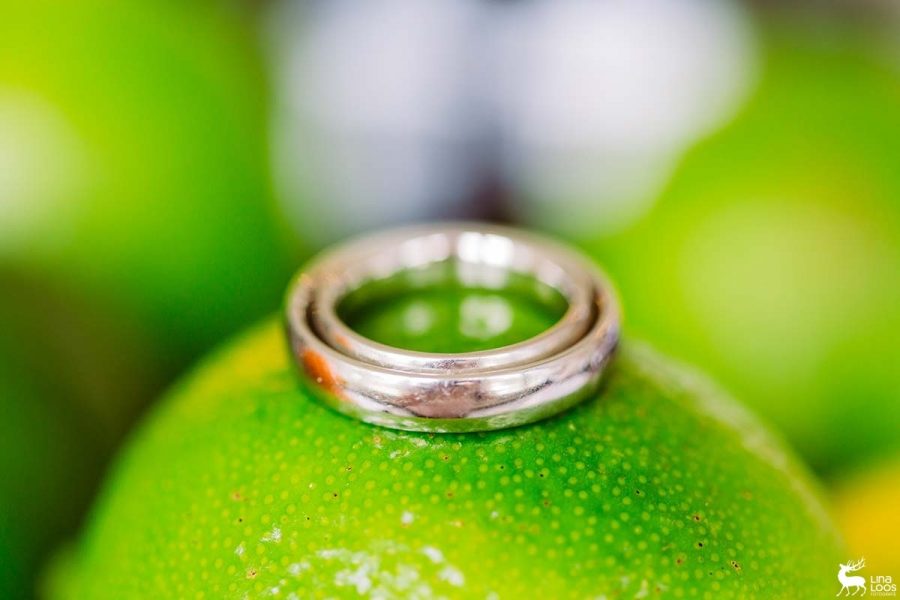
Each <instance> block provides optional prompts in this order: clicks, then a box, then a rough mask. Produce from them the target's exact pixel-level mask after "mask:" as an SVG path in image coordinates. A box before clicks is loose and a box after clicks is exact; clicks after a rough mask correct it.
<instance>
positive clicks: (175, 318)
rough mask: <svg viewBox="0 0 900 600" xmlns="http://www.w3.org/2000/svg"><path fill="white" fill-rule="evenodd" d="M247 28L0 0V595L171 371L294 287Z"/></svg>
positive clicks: (23, 586) (83, 494)
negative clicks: (275, 214)
mask: <svg viewBox="0 0 900 600" xmlns="http://www.w3.org/2000/svg"><path fill="white" fill-rule="evenodd" d="M250 35H251V31H250V27H249V25H248V24H245V23H243V22H241V21H240V20H239V15H236V14H230V13H228V12H227V11H223V9H222V7H221V6H217V5H216V3H171V2H152V1H124V2H110V1H105V0H77V1H69V2H63V1H59V2H41V3H22V2H10V1H9V0H0V214H2V217H0V289H2V295H0V296H2V297H0V330H2V334H0V335H2V338H3V339H2V343H0V407H2V414H3V415H4V418H3V419H2V421H0V440H2V442H0V443H2V446H3V448H2V449H3V456H2V459H0V463H2V464H0V466H2V469H3V470H2V481H0V556H4V557H9V559H8V560H7V559H4V560H3V562H2V568H0V569H2V572H0V597H3V598H15V597H27V596H29V595H30V587H31V584H30V581H29V580H30V579H31V576H32V575H33V572H34V570H35V567H36V564H37V562H38V561H39V560H40V557H41V555H42V554H43V553H44V552H45V551H46V549H47V548H48V547H49V546H50V545H52V544H53V543H54V542H55V541H56V540H58V539H59V538H60V536H62V535H64V534H66V533H68V532H70V531H71V530H72V529H73V528H74V526H75V525H76V523H77V520H78V518H79V516H80V514H81V512H82V510H83V508H84V507H85V506H86V503H87V501H88V499H89V497H90V495H91V492H92V488H93V484H94V482H95V481H96V480H97V478H98V477H99V474H100V471H101V470H102V468H103V466H104V463H105V460H106V458H107V457H108V456H109V455H110V453H111V451H112V448H113V447H114V445H115V443H116V442H117V441H118V439H119V438H120V437H121V436H122V435H123V433H124V431H125V429H126V427H127V426H128V424H129V423H130V422H131V421H132V419H133V417H134V416H135V414H136V413H137V412H138V410H139V409H140V408H141V406H142V405H143V404H144V403H145V401H146V400H147V399H148V398H150V397H151V395H152V394H153V393H154V392H155V391H156V390H157V389H158V388H159V386H160V385H161V383H162V381H163V380H164V378H165V377H168V376H170V375H171V373H172V372H174V371H176V370H178V369H180V368H182V367H183V365H184V364H185V362H186V361H188V360H189V359H190V358H192V357H193V356H195V355H196V354H197V353H199V352H201V351H202V350H204V349H205V348H206V347H208V346H209V345H210V344H212V343H213V342H214V341H216V340H217V339H219V338H220V337H221V336H223V335H226V334H227V333H229V332H230V331H232V330H233V329H235V328H237V327H240V326H241V325H242V324H243V323H244V322H246V321H247V320H252V319H253V318H256V316H257V315H260V314H263V313H265V312H268V311H270V310H271V309H272V308H273V307H274V302H273V301H272V299H273V298H278V296H279V294H280V292H281V289H282V287H283V284H284V281H285V280H286V276H287V269H286V267H285V265H286V262H285V259H284V248H283V244H282V243H281V241H282V240H281V238H280V232H279V231H278V228H277V227H276V225H274V221H273V219H272V217H271V215H270V210H271V208H270V206H269V205H268V204H269V202H270V194H269V186H268V181H267V176H266V172H267V165H266V162H267V161H266V156H265V154H266V152H265V133H266V131H265V129H266V128H265V98H264V83H265V82H264V81H263V79H262V77H261V69H260V65H259V60H258V57H257V56H256V55H255V51H254V47H253V40H252V38H251V37H250Z"/></svg>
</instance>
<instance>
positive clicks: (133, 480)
mask: <svg viewBox="0 0 900 600" xmlns="http://www.w3.org/2000/svg"><path fill="white" fill-rule="evenodd" d="M397 327H398V329H399V328H401V327H402V325H400V324H398V325H397ZM397 335H398V336H399V337H398V339H399V338H402V336H403V333H402V332H400V333H398V334H397ZM842 558H844V553H843V551H842V547H841V544H840V542H839V540H838V538H837V535H836V533H835V531H834V529H833V527H832V525H831V524H830V522H829V520H828V517H827V516H826V514H825V511H824V510H823V507H822V504H821V503H820V500H819V497H818V492H817V491H816V490H815V486H814V485H813V484H811V482H810V480H809V477H808V475H807V473H806V471H805V470H804V469H803V468H802V467H800V466H799V465H798V464H797V463H796V461H795V460H794V459H793V458H792V457H791V456H790V455H789V454H788V453H786V452H785V451H784V449H783V448H782V446H781V445H780V444H779V443H778V442H777V441H776V440H774V439H773V438H772V437H771V436H770V435H769V434H768V433H767V432H766V430H765V429H764V428H762V427H761V426H760V425H759V424H757V422H756V421H755V420H754V419H753V418H752V417H751V416H750V415H748V414H747V413H746V412H745V411H744V410H743V409H741V408H740V407H739V406H738V405H736V404H735V403H734V402H732V401H731V400H730V399H728V398H727V397H725V396H723V395H722V394H720V393H719V392H717V391H716V390H714V389H713V388H711V387H710V386H709V385H707V384H706V383H704V382H703V380H702V379H701V378H699V377H698V376H696V375H695V374H693V373H691V372H690V371H686V370H684V369H682V368H679V367H674V366H672V365H670V364H669V363H668V362H666V361H665V360H664V359H662V358H660V357H659V356H657V355H656V354H655V353H654V352H652V351H650V350H648V349H646V348H643V347H640V346H635V345H630V344H626V345H625V347H624V348H622V349H621V352H620V354H619V356H618V357H617V358H616V359H615V361H614V362H613V365H612V367H611V372H610V374H609V377H608V380H607V382H606V384H605V386H604V388H603V390H602V391H601V392H600V393H599V394H598V395H597V397H595V398H593V399H592V400H590V401H588V402H586V403H584V404H582V405H580V406H578V407H577V408H575V409H573V410H571V411H569V412H567V413H564V414H563V415H561V416H559V417H556V418H552V419H548V420H545V421H541V422H538V423H536V424H533V425H529V426H525V427H520V428H516V429H511V430H503V431H495V432H490V433H478V434H422V433H407V432H398V431H393V430H388V429H383V428H378V427H373V426H368V425H365V424H362V423H361V422H358V421H356V420H353V419H351V418H347V417H345V416H342V415H339V414H337V413H335V412H333V411H331V410H328V409H326V408H324V407H323V406H321V405H320V404H319V403H317V402H315V401H313V400H312V399H311V398H310V396H309V395H308V394H307V393H306V392H305V391H304V390H303V389H301V388H300V387H299V384H298V383H297V378H296V377H295V373H294V372H293V368H292V365H291V358H290V356H289V354H288V351H287V349H286V344H285V340H284V334H283V332H282V330H281V327H280V325H279V324H277V323H275V322H270V323H267V324H265V325H263V326H261V327H260V328H259V329H257V330H256V331H253V332H252V333H250V334H249V335H248V336H246V337H244V338H242V339H240V340H239V341H238V342H237V343H236V344H234V345H233V346H231V347H229V348H227V349H225V350H224V351H222V352H220V353H218V354H217V355H215V356H214V357H212V358H211V359H210V360H209V361H208V362H206V363H204V364H203V365H201V366H200V367H199V368H198V370H197V371H196V372H195V373H194V374H193V375H191V376H189V377H188V378H187V379H185V380H184V381H182V382H181V383H180V384H179V385H178V386H176V388H175V389H174V390H173V391H172V393H171V394H170V395H169V396H168V397H167V398H166V399H165V400H164V401H163V402H162V403H161V404H160V405H159V406H158V407H157V409H156V410H155V411H154V412H153V413H152V414H151V415H150V416H149V418H148V420H147V421H146V422H145V424H144V426H143V427H142V428H141V429H140V430H139V431H138V432H137V434H136V435H135V436H134V438H133V439H132V440H131V443H130V445H129V446H128V447H127V448H126V450H125V452H124V453H123V454H122V455H121V457H120V460H119V462H118V464H117V466H116V468H115V469H114V471H113V473H112V474H111V477H110V479H109V481H108V482H107V485H106V487H105V490H104V492H103V494H102V497H101V498H100V501H99V502H98V504H97V505H96V507H95V509H94V511H93V514H92V517H91V519H90V522H89V524H88V526H87V529H86V531H85V534H84V537H83V538H82V540H81V544H80V547H79V548H78V550H77V551H76V552H75V554H74V556H73V558H72V561H73V562H70V563H68V564H66V565H65V566H64V568H63V569H62V570H61V571H60V573H62V574H64V575H67V576H68V579H67V580H66V581H65V582H64V583H59V582H57V587H56V589H57V593H56V594H55V596H56V597H58V598H98V599H100V598H116V599H127V598H147V597H160V598H231V597H233V598H269V597H278V598H310V597H323V598H324V597H358V596H367V597H373V598H377V597H382V598H387V597H404V598H407V597H408V598H425V597H473V598H523V597H541V596H543V597H548V598H566V597H579V598H581V597H588V596H590V597H603V596H608V597H643V596H648V595H659V594H662V595H667V596H671V597H686V598H699V597H708V598H736V597H740V598H747V597H754V598H764V597H772V598H783V597H817V595H818V594H833V593H834V583H835V582H834V573H833V571H834V569H835V568H836V565H837V563H838V561H839V560H840V559H842Z"/></svg>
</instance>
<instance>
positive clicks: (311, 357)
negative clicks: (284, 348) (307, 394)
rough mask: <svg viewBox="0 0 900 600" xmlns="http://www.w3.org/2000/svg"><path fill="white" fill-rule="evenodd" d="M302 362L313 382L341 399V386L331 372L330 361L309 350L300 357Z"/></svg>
mask: <svg viewBox="0 0 900 600" xmlns="http://www.w3.org/2000/svg"><path fill="white" fill-rule="evenodd" d="M300 360H302V361H303V366H304V368H305V369H306V372H307V373H308V374H309V376H310V377H312V379H313V381H315V382H316V383H318V384H319V385H320V386H322V387H323V388H325V389H326V390H328V391H329V392H331V393H332V394H334V395H336V396H339V397H340V394H339V393H338V391H339V390H340V386H339V385H338V381H337V379H336V378H335V376H334V373H332V372H331V368H330V367H329V366H328V361H327V360H325V357H324V356H322V355H321V354H319V353H318V352H315V351H314V350H310V349H308V348H307V349H306V350H304V351H303V354H302V355H301V356H300Z"/></svg>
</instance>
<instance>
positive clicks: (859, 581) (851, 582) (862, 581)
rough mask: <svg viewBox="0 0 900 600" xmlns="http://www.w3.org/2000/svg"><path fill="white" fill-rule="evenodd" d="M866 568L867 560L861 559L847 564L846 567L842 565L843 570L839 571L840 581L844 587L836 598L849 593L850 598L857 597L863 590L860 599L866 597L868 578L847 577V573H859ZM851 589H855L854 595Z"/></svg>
mask: <svg viewBox="0 0 900 600" xmlns="http://www.w3.org/2000/svg"><path fill="white" fill-rule="evenodd" d="M864 566H866V559H865V558H861V559H859V560H857V561H855V562H851V563H847V564H846V565H844V564H842V565H841V570H840V571H838V576H837V577H838V581H840V582H841V585H842V586H844V587H842V588H841V591H840V592H838V593H837V594H835V595H836V596H840V595H841V594H842V593H844V592H847V595H848V596H855V595H856V592H858V591H859V589H860V588H862V594H860V597H862V596H865V595H866V578H865V577H860V576H859V575H852V576H850V575H847V573H852V572H854V571H859V570H860V569H862V568H863V567H864ZM850 588H853V593H852V594H851V593H850Z"/></svg>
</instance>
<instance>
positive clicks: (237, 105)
mask: <svg viewBox="0 0 900 600" xmlns="http://www.w3.org/2000/svg"><path fill="white" fill-rule="evenodd" d="M445 218H472V219H487V220H494V221H502V222H509V223H515V224H520V225H522V226H526V227H530V228H534V229H538V230H543V231H546V232H548V233H551V234H554V235H556V236H559V237H562V238H564V239H568V240H569V241H571V242H573V243H575V244H577V245H579V246H580V247H582V248H583V249H585V250H586V251H587V252H589V253H590V254H591V255H592V256H594V257H596V259H597V260H598V261H599V262H600V263H601V264H602V265H603V266H604V267H605V268H606V269H607V271H608V272H609V274H610V275H611V277H612V278H613V279H614V280H615V282H616V283H617V285H618V287H619V290H620V293H621V296H622V300H623V304H624V306H625V312H626V315H625V319H626V331H627V333H628V335H631V336H634V337H641V338H644V339H647V340H649V341H651V342H653V343H654V344H656V345H657V346H659V347H660V348H661V349H663V350H665V351H666V352H667V353H669V354H671V355H673V356H675V357H677V358H680V359H683V360H686V361H688V362H691V363H694V364H696V365H698V366H699V367H701V368H702V369H703V370H705V371H707V372H709V373H710V374H711V375H713V376H714V377H715V378H716V379H717V380H718V381H719V382H720V383H721V384H722V385H723V386H725V387H726V388H727V389H729V390H730V391H731V392H733V393H734V394H735V395H736V396H737V397H738V398H740V399H741V400H742V401H743V402H745V403H746V404H748V405H749V406H751V407H752V408H753V409H754V410H755V411H757V412H758V413H759V414H760V415H762V416H763V418H764V419H766V420H768V421H769V422H770V423H772V424H773V425H774V426H775V427H776V428H777V429H779V430H780V431H781V432H782V434H783V435H784V437H785V438H786V439H787V440H788V441H789V442H790V443H791V444H792V445H793V446H794V447H795V448H796V449H797V450H798V452H799V453H800V454H801V455H802V456H803V457H804V458H805V459H806V460H807V462H808V463H809V464H810V465H811V467H812V468H813V469H814V470H815V471H816V472H818V474H819V475H820V476H822V478H823V479H824V481H825V482H826V484H827V486H828V488H829V490H831V493H832V496H833V500H834V502H833V505H834V510H835V514H836V515H837V516H838V518H839V521H840V522H841V523H842V524H843V525H844V527H845V533H846V535H847V538H848V540H849V542H850V544H851V546H852V547H853V550H854V551H855V552H859V553H865V554H866V556H867V557H870V558H872V559H876V558H877V559H878V560H880V562H879V564H880V565H881V566H882V567H883V570H884V571H885V572H891V569H892V568H894V572H895V573H897V572H898V570H897V568H898V567H900V560H898V557H897V555H896V553H894V552H892V550H893V547H894V543H895V542H894V540H895V539H897V535H900V517H897V516H896V506H898V505H900V439H898V432H900V344H898V340H900V4H898V3H897V2H896V1H894V0H868V1H852V0H832V1H827V2H813V1H804V0H793V1H786V2H774V1H773V2H758V1H757V2H746V1H745V2H738V1H729V0H631V1H625V0H554V1H550V0H530V1H528V0H506V1H500V0H493V1H490V0H465V1H463V0H433V1H431V2H416V1H414V0H369V1H366V2H363V1H353V0H331V1H328V2H325V1H318V2H317V1H306V2H275V1H270V2H252V1H250V0H247V1H243V2H241V1H238V0H230V1H226V0H221V1H217V0H202V1H201V0H195V1H184V2H174V1H170V0H118V1H115V2H114V1H106V0H67V1H63V0H58V1H49V2H37V3H25V2H17V1H14V0H0V467H2V470H0V597H2V598H19V597H26V598H27V597H31V596H32V594H34V593H35V590H36V589H39V584H38V583H37V582H39V581H40V573H41V569H42V565H44V564H46V561H47V560H48V558H49V557H50V556H52V554H53V553H54V552H55V551H56V549H57V548H59V547H61V545H64V544H65V541H66V540H67V539H70V538H71V536H72V535H73V534H74V532H76V531H77V527H78V525H79V523H80V521H81V519H82V518H83V516H84V514H85V511H86V510H87V507H88V506H89V503H90V501H91V498H92V497H93V495H94V493H95V490H96V489H97V486H98V483H99V480H100V478H101V477H102V473H103V471H104V469H105V467H106V466H107V465H108V463H109V461H110V460H111V459H112V457H113V456H114V454H115V451H116V448H117V447H118V446H119V445H120V444H121V442H122V440H123V437H124V436H126V435H127V433H128V431H129V429H130V428H131V427H132V426H133V425H134V423H135V422H136V420H137V419H138V417H139V416H140V414H141V413H142V411H144V410H145V409H146V408H147V406H149V405H150V404H151V403H152V402H153V400H154V398H156V397H157V395H158V394H159V393H160V391H161V390H162V389H164V388H165V386H166V385H168V384H170V383H171V382H172V381H173V380H174V378H175V377H177V375H178V374H179V373H181V372H183V371H184V370H185V369H187V368H188V367H189V366H190V365H191V364H192V363H193V362H194V361H195V360H196V359H197V358H199V357H200V356H201V355H202V354H203V353H205V352H206V351H208V350H209V349H210V348H212V347H214V346H215V345H216V344H217V343H219V342H220V341H222V340H223V339H225V338H227V337H228V336H229V335H231V334H233V333H234V332H236V331H238V330H240V329H241V328H243V327H245V326H246V325H248V324H250V323H252V322H254V321H255V320H257V319H260V318H262V317H264V316H265V315H267V314H269V313H272V312H274V311H276V310H277V309H278V306H279V303H280V298H281V294H282V291H283V289H284V287H285V286H286V283H287V281H288V278H289V277H290V275H291V273H292V272H293V271H294V270H295V269H296V268H297V267H298V265H300V264H301V263H302V260H303V259H304V258H305V257H307V256H308V255H309V254H310V253H311V252H312V251H314V250H316V249H318V248H320V247H322V246H323V245H325V244H328V243H331V242H334V241H337V240H340V239H342V238H344V237H346V236H348V235H350V234H353V233H356V232H360V231H365V230H369V229H373V228H378V227H383V226H390V225H395V224H398V223H402V222H409V221H420V220H435V219H445ZM876 554H877V555H878V556H877V557H876Z"/></svg>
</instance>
